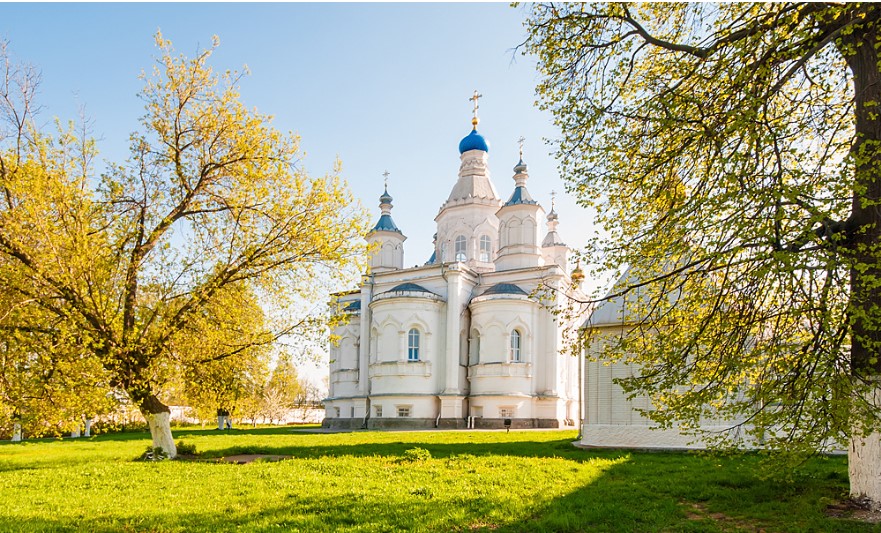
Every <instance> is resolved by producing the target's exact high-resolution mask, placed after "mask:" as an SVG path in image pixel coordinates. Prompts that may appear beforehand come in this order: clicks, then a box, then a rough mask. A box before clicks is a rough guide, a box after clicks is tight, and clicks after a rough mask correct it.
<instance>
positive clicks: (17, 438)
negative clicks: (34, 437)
mask: <svg viewBox="0 0 881 533" xmlns="http://www.w3.org/2000/svg"><path fill="white" fill-rule="evenodd" d="M12 442H21V424H19V423H18V422H16V423H14V424H12Z"/></svg>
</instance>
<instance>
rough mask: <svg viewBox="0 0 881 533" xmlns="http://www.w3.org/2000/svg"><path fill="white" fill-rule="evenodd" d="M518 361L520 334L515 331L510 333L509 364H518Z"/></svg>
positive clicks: (519, 355)
mask: <svg viewBox="0 0 881 533" xmlns="http://www.w3.org/2000/svg"><path fill="white" fill-rule="evenodd" d="M520 361H521V353H520V332H519V331H517V330H516V329H515V330H514V331H512V332H511V362H514V363H519V362H520Z"/></svg>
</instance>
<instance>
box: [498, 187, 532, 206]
mask: <svg viewBox="0 0 881 533" xmlns="http://www.w3.org/2000/svg"><path fill="white" fill-rule="evenodd" d="M518 204H530V205H535V204H538V202H536V201H535V200H533V199H532V196H530V194H529V191H527V190H526V187H514V192H513V193H512V194H511V199H510V200H508V201H507V202H505V205H518Z"/></svg>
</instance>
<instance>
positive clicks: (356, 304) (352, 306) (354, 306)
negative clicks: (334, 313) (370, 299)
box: [343, 300, 361, 311]
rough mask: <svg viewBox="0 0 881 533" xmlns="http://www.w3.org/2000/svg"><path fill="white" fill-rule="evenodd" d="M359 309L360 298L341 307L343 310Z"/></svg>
mask: <svg viewBox="0 0 881 533" xmlns="http://www.w3.org/2000/svg"><path fill="white" fill-rule="evenodd" d="M359 309H361V300H355V301H352V302H349V305H347V306H346V307H344V308H343V310H345V311H358V310H359Z"/></svg>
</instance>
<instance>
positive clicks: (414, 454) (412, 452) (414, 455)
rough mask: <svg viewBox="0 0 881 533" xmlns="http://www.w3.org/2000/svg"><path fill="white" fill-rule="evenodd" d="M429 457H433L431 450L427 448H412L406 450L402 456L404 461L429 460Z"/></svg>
mask: <svg viewBox="0 0 881 533" xmlns="http://www.w3.org/2000/svg"><path fill="white" fill-rule="evenodd" d="M429 459H431V452H430V451H428V450H426V449H425V448H410V449H409V450H405V451H404V456H403V457H402V458H401V460H402V461H404V462H408V463H415V462H418V461H427V460H429Z"/></svg>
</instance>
